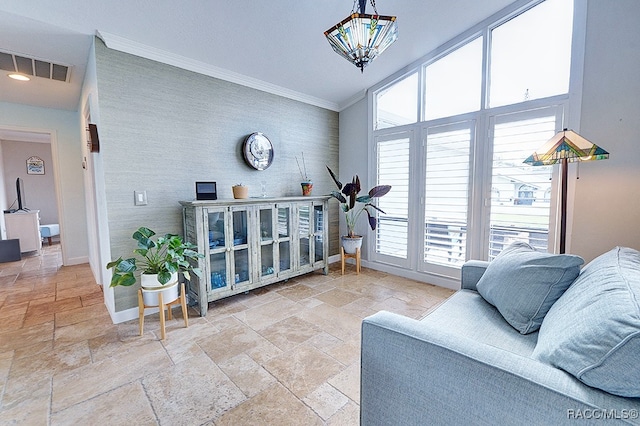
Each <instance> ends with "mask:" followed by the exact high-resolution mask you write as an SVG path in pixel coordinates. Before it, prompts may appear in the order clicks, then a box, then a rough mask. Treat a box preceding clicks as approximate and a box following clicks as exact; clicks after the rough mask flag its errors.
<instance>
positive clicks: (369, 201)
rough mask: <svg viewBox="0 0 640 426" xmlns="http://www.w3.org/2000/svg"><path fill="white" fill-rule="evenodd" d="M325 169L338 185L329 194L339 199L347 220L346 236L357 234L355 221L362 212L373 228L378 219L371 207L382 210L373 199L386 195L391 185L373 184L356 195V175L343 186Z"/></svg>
mask: <svg viewBox="0 0 640 426" xmlns="http://www.w3.org/2000/svg"><path fill="white" fill-rule="evenodd" d="M327 170H329V174H330V175H331V178H332V179H333V181H334V182H335V184H336V186H337V187H338V190H337V191H331V196H332V197H333V198H335V199H336V200H338V201H340V207H341V208H342V211H343V212H344V217H345V219H346V222H347V236H348V237H351V238H352V237H356V236H357V235H356V234H355V227H356V223H357V222H358V219H359V218H360V216H361V215H362V214H363V213H364V212H366V213H367V217H368V219H369V226H370V227H371V230H375V229H376V226H377V224H378V221H377V219H376V215H375V212H374V211H372V210H371V209H375V210H378V211H379V212H380V213H384V212H383V211H382V210H381V209H380V208H378V207H377V206H375V205H374V204H373V199H374V198H380V197H382V196H383V195H386V194H387V193H388V192H389V191H390V190H391V185H378V186H374V187H373V188H371V189H370V190H369V193H367V194H365V195H358V194H359V193H360V190H361V188H360V178H359V177H358V175H355V176H354V177H353V179H352V180H351V182H350V183H347V184H345V185H344V186H343V185H342V182H340V181H339V180H338V178H337V177H336V175H335V173H333V171H332V170H331V169H330V168H329V166H327Z"/></svg>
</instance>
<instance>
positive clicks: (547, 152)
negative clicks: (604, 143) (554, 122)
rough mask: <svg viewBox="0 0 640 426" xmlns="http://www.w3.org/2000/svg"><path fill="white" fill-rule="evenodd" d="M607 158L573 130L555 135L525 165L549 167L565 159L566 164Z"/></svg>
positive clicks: (600, 150) (595, 146)
mask: <svg viewBox="0 0 640 426" xmlns="http://www.w3.org/2000/svg"><path fill="white" fill-rule="evenodd" d="M607 158H609V153H608V152H607V151H605V150H604V149H602V148H600V147H599V146H598V145H596V144H594V143H591V142H589V141H588V140H586V139H585V138H583V137H582V136H580V135H579V134H577V133H576V132H574V131H573V130H567V129H564V130H562V131H561V132H558V133H556V135H555V136H554V137H552V138H551V139H549V140H548V141H547V142H546V143H545V144H544V145H543V146H541V147H540V149H538V150H537V151H536V152H534V153H533V154H531V155H530V156H529V157H528V158H527V159H526V160H524V162H525V163H527V164H531V165H532V166H549V165H552V164H557V163H560V162H561V161H562V160H563V159H566V160H567V162H568V163H573V162H576V161H595V160H605V159H607Z"/></svg>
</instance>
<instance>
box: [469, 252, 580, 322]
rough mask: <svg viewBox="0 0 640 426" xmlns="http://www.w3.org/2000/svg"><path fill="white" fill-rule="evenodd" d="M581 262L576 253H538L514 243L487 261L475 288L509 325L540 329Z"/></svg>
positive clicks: (578, 269) (575, 274) (574, 275)
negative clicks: (485, 268)
mask: <svg viewBox="0 0 640 426" xmlns="http://www.w3.org/2000/svg"><path fill="white" fill-rule="evenodd" d="M583 263H584V260H583V259H582V258H581V257H580V256H574V255H569V254H550V253H542V252H538V251H536V250H535V249H534V248H533V247H531V246H530V245H529V244H527V243H524V242H515V243H513V244H511V245H510V246H508V247H507V248H505V249H504V250H503V251H502V252H500V254H498V256H496V258H495V259H493V260H492V261H491V262H490V263H489V266H487V270H486V271H485V273H484V274H483V275H482V278H480V281H478V284H477V285H476V287H477V289H478V292H479V293H480V294H481V295H482V297H483V298H484V299H485V300H486V301H487V302H489V303H491V304H492V305H493V306H495V307H496V308H497V309H498V311H500V313H501V314H502V316H503V317H504V319H505V320H507V322H508V323H509V324H511V326H513V327H514V328H515V329H516V330H518V331H519V332H520V333H522V334H527V333H531V332H533V331H536V330H538V329H539V328H540V324H542V320H543V319H544V316H545V315H546V314H547V312H548V311H549V308H551V306H552V305H553V304H554V302H555V301H556V300H558V298H559V297H560V296H561V295H562V293H564V291H565V290H566V289H567V288H568V287H569V286H570V285H571V283H572V282H573V281H574V280H575V278H576V277H577V276H578V274H579V273H580V265H582V264H583Z"/></svg>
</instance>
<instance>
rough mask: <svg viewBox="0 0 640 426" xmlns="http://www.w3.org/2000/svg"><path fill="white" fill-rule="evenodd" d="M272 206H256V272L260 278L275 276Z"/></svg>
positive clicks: (275, 241) (275, 242)
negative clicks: (257, 264)
mask: <svg viewBox="0 0 640 426" xmlns="http://www.w3.org/2000/svg"><path fill="white" fill-rule="evenodd" d="M273 210H274V209H273V207H272V206H271V205H267V206H259V208H258V223H259V224H260V231H259V232H260V238H259V241H260V251H259V255H260V259H259V262H258V263H259V265H260V268H259V270H258V273H259V275H260V279H264V278H269V277H273V276H275V273H276V271H275V268H274V265H275V263H274V262H275V247H276V244H277V240H276V238H275V235H274V232H273V230H274V225H273V220H274V214H273Z"/></svg>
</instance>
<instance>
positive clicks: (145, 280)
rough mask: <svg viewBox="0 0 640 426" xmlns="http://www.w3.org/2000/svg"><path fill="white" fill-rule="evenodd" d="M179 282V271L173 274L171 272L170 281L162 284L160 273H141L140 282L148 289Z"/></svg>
mask: <svg viewBox="0 0 640 426" xmlns="http://www.w3.org/2000/svg"><path fill="white" fill-rule="evenodd" d="M177 282H178V273H177V272H174V273H173V274H171V278H170V279H169V281H168V282H167V283H166V284H164V285H162V284H161V283H160V281H158V274H142V275H140V284H141V285H142V288H146V289H156V288H158V287H167V286H169V285H171V284H174V283H177Z"/></svg>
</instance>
